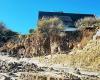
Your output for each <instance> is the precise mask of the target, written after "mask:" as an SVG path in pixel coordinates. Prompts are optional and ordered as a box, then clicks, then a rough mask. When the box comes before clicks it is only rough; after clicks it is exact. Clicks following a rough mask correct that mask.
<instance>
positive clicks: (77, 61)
mask: <svg viewBox="0 0 100 80" xmlns="http://www.w3.org/2000/svg"><path fill="white" fill-rule="evenodd" d="M71 53H73V54H69V55H66V54H56V55H54V56H53V57H52V59H51V58H46V59H45V57H41V58H40V61H41V62H45V61H48V62H47V63H48V65H49V64H62V65H65V64H66V65H67V66H73V67H79V68H83V69H86V70H89V71H100V40H98V41H97V40H96V41H93V40H91V41H89V42H88V44H87V45H86V46H85V47H84V48H83V49H82V50H77V49H76V50H73V51H72V52H71Z"/></svg>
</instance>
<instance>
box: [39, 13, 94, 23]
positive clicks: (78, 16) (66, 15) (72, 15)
mask: <svg viewBox="0 0 100 80" xmlns="http://www.w3.org/2000/svg"><path fill="white" fill-rule="evenodd" d="M42 17H63V18H64V20H65V19H66V21H73V22H75V21H77V20H78V19H81V18H84V17H95V15H93V14H79V13H78V14H77V13H63V12H44V11H39V16H38V19H42Z"/></svg>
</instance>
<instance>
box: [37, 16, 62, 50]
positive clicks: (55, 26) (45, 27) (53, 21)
mask: <svg viewBox="0 0 100 80" xmlns="http://www.w3.org/2000/svg"><path fill="white" fill-rule="evenodd" d="M63 29H64V25H63V22H62V21H61V20H60V19H59V18H57V17H53V18H42V19H41V20H40V21H39V22H38V29H37V31H38V34H39V35H42V37H43V38H44V39H43V40H44V41H43V42H44V45H45V44H48V46H49V47H48V48H49V50H51V43H52V41H53V38H54V37H57V36H59V34H60V33H61V31H62V30H63ZM45 46H47V45H45Z"/></svg>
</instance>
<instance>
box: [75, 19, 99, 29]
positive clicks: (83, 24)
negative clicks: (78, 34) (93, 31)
mask: <svg viewBox="0 0 100 80" xmlns="http://www.w3.org/2000/svg"><path fill="white" fill-rule="evenodd" d="M75 25H76V27H78V28H79V29H86V28H100V19H99V18H95V17H85V18H83V19H80V20H78V21H77V22H76V24H75Z"/></svg>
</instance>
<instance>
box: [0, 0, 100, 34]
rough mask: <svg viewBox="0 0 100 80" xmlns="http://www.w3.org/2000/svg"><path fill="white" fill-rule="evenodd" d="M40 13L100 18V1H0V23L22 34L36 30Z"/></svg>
mask: <svg viewBox="0 0 100 80" xmlns="http://www.w3.org/2000/svg"><path fill="white" fill-rule="evenodd" d="M39 11H51V12H59V11H63V12H67V13H86V14H95V15H96V16H100V0H0V22H3V23H4V24H5V25H6V27H7V28H8V29H11V30H13V31H16V32H19V33H21V34H27V33H28V32H29V29H32V28H33V29H35V28H36V24H37V20H38V12H39Z"/></svg>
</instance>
